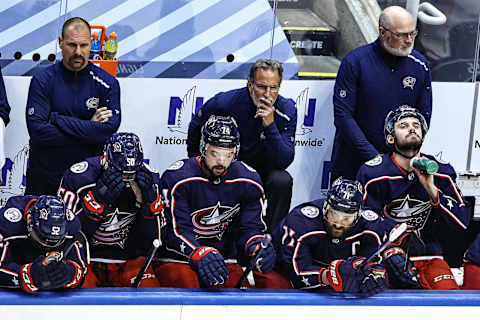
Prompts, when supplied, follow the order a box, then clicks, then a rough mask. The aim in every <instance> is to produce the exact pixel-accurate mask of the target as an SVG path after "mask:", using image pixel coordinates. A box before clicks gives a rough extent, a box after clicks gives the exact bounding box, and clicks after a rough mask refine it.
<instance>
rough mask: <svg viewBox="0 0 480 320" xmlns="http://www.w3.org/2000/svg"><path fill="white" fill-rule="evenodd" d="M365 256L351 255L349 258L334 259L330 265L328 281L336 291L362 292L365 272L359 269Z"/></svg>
mask: <svg viewBox="0 0 480 320" xmlns="http://www.w3.org/2000/svg"><path fill="white" fill-rule="evenodd" d="M363 260H365V258H360V257H356V256H353V257H350V258H348V259H347V260H342V259H340V260H334V261H332V262H330V265H329V266H328V273H327V278H328V283H329V285H330V287H332V289H333V290H335V291H336V292H350V293H357V292H360V285H361V283H362V281H363V279H364V274H363V273H362V271H361V270H359V269H357V268H358V267H359V266H360V264H361V263H362V262H363Z"/></svg>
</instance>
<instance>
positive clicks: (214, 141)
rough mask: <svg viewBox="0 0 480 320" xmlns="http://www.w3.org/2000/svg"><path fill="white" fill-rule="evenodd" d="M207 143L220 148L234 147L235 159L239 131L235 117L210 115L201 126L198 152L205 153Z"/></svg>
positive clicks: (238, 146) (238, 148) (238, 145)
mask: <svg viewBox="0 0 480 320" xmlns="http://www.w3.org/2000/svg"><path fill="white" fill-rule="evenodd" d="M207 144H210V145H212V146H216V147H221V148H236V149H235V159H236V158H237V156H238V152H239V150H240V132H239V131H238V126H237V123H236V122H235V119H233V118H232V117H230V116H216V115H211V116H210V118H208V120H207V122H206V123H205V124H204V125H203V127H202V136H201V138H200V153H201V154H202V156H203V157H205V155H206V151H207Z"/></svg>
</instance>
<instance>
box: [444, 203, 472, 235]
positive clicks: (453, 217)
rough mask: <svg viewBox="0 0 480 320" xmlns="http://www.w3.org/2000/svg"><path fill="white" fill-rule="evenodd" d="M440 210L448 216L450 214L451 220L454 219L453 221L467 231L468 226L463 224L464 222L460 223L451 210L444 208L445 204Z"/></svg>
mask: <svg viewBox="0 0 480 320" xmlns="http://www.w3.org/2000/svg"><path fill="white" fill-rule="evenodd" d="M440 208H441V209H442V210H443V211H445V213H446V214H448V215H449V216H450V218H452V220H453V221H455V222H456V223H457V224H458V225H459V226H460V227H461V228H462V229H464V230H466V229H467V226H466V225H464V224H463V223H462V221H460V219H458V218H457V216H455V215H454V214H453V213H452V212H451V211H450V210H448V209H447V208H445V207H444V206H443V204H440Z"/></svg>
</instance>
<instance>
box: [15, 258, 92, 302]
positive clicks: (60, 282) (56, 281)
mask: <svg viewBox="0 0 480 320" xmlns="http://www.w3.org/2000/svg"><path fill="white" fill-rule="evenodd" d="M59 259H60V261H58V260H59ZM82 274H83V273H82V272H81V268H80V267H79V266H78V264H76V263H74V262H72V261H69V262H67V263H64V262H63V261H61V254H60V253H59V252H49V253H47V254H46V255H41V256H39V257H37V258H36V259H35V260H34V261H33V262H31V263H28V264H25V265H23V266H21V267H20V282H21V287H22V289H23V290H24V291H26V292H29V293H34V292H36V291H38V290H53V289H58V288H62V287H64V286H67V287H71V286H74V285H75V284H78V283H79V281H80V279H81V276H82ZM70 283H71V284H70Z"/></svg>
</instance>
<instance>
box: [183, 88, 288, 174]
mask: <svg viewBox="0 0 480 320" xmlns="http://www.w3.org/2000/svg"><path fill="white" fill-rule="evenodd" d="M273 106H274V107H275V115H274V122H273V123H272V124H271V125H270V126H268V127H266V128H264V127H263V125H262V119H260V118H257V119H255V113H256V110H257V107H256V106H255V105H254V104H253V101H252V98H251V97H250V93H249V91H248V88H247V87H245V88H240V89H235V90H230V91H227V92H221V93H218V94H217V95H215V96H214V97H213V98H211V99H210V100H208V101H207V102H206V103H205V105H203V106H202V108H201V109H200V110H199V111H198V113H197V114H196V115H195V117H194V118H193V119H192V121H191V122H190V125H189V127H188V138H187V151H188V156H189V157H194V156H198V155H200V149H199V146H200V136H201V128H202V126H203V125H204V124H205V122H207V120H208V118H209V117H210V116H211V115H217V116H232V117H233V118H234V119H235V121H236V122H237V124H238V130H239V131H240V153H239V155H238V159H239V160H241V161H244V162H245V163H246V164H248V165H249V166H251V167H253V168H254V169H255V170H257V171H259V172H260V173H262V172H264V171H270V170H272V169H286V168H287V167H288V166H289V165H290V164H291V163H292V161H293V158H294V156H295V131H296V128H297V109H296V108H295V104H294V102H293V100H291V99H286V98H284V97H282V96H280V95H278V97H277V100H276V101H275V103H274V105H273Z"/></svg>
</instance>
